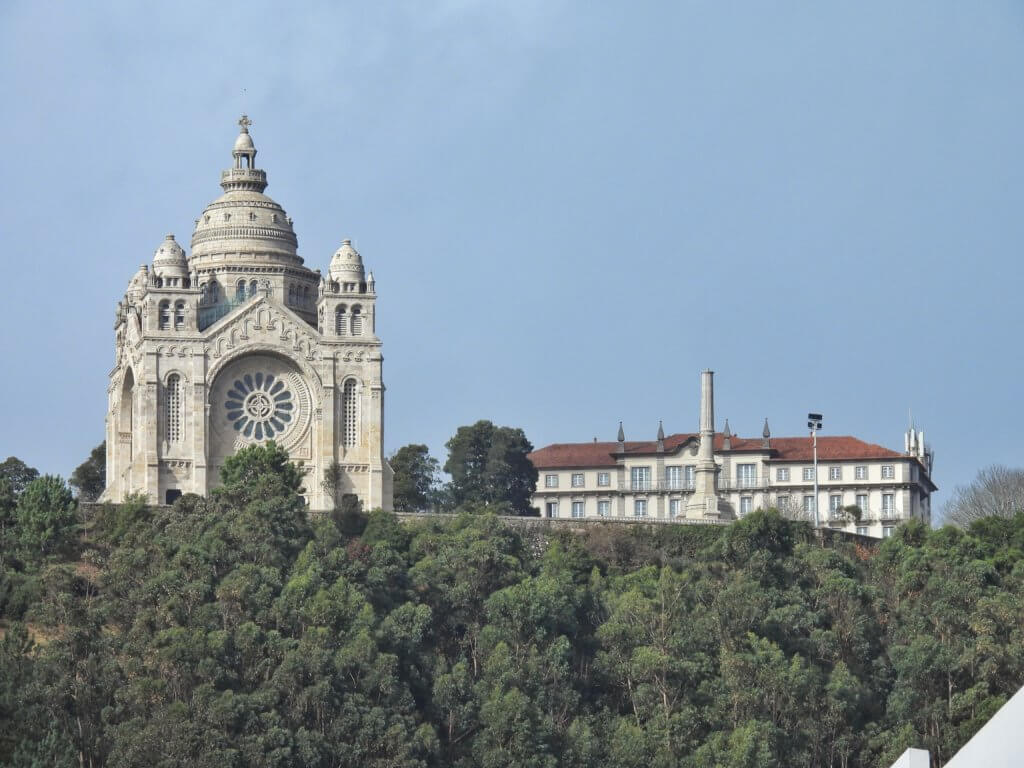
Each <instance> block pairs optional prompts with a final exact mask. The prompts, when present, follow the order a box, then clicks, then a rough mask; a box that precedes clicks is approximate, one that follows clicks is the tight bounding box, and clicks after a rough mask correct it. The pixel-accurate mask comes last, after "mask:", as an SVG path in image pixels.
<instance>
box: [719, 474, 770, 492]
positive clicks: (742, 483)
mask: <svg viewBox="0 0 1024 768" xmlns="http://www.w3.org/2000/svg"><path fill="white" fill-rule="evenodd" d="M766 486H767V482H766V478H764V477H758V476H757V475H754V476H753V477H722V476H721V475H719V477H718V484H717V488H718V490H720V491H736V490H743V489H746V488H750V489H754V488H764V487H766Z"/></svg>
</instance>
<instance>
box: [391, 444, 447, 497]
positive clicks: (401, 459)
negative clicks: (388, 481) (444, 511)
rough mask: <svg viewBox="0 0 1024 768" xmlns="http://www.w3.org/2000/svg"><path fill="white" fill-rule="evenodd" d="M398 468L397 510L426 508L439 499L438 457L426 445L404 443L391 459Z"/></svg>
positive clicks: (396, 476)
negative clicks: (436, 492) (437, 497)
mask: <svg viewBox="0 0 1024 768" xmlns="http://www.w3.org/2000/svg"><path fill="white" fill-rule="evenodd" d="M388 462H389V463H390V464H391V469H393V470H394V472H395V479H394V504H395V511H396V512H422V511H424V510H426V509H429V508H430V505H431V504H432V503H433V502H434V501H435V490H436V486H437V472H438V468H439V465H438V462H437V459H435V458H432V457H431V455H430V450H429V449H428V448H427V446H425V445H403V446H402V447H401V448H399V449H398V450H397V451H395V454H394V455H393V456H392V457H391V458H390V459H388Z"/></svg>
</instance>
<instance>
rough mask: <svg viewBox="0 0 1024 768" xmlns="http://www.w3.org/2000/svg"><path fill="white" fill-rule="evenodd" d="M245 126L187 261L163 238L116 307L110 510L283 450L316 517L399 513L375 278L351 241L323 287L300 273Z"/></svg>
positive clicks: (192, 486)
mask: <svg viewBox="0 0 1024 768" xmlns="http://www.w3.org/2000/svg"><path fill="white" fill-rule="evenodd" d="M239 125H240V126H241V133H240V134H239V136H238V138H237V139H236V140H235V145H234V148H233V150H232V152H231V155H232V158H233V162H232V164H231V167H230V168H228V169H227V170H225V171H222V172H221V177H220V186H221V188H222V189H223V190H224V193H223V194H222V195H221V196H220V197H218V198H217V199H216V200H214V201H213V202H212V203H210V204H209V205H207V206H206V209H205V210H204V211H203V213H202V215H201V216H200V217H199V218H198V219H196V223H195V231H194V232H193V233H192V243H191V254H186V253H185V250H184V249H183V248H182V247H181V245H179V244H178V243H177V242H176V241H175V239H174V236H173V235H167V237H166V239H165V240H164V241H163V242H162V243H161V244H160V245H159V247H158V248H157V249H156V253H155V254H154V256H153V263H152V265H148V264H143V265H142V266H141V267H139V270H138V272H136V273H135V275H134V277H132V279H131V282H130V283H129V284H128V290H127V292H126V293H125V295H124V298H123V299H122V300H121V301H120V302H119V303H118V305H117V313H116V319H115V323H114V330H115V350H116V362H115V364H114V368H113V370H112V371H111V373H110V385H109V388H108V396H109V397H108V400H109V408H108V411H107V419H106V434H107V488H106V491H105V492H104V497H103V499H104V500H108V501H119V500H121V499H122V498H123V497H124V496H125V495H126V494H129V493H143V494H145V495H146V496H147V497H148V498H149V500H150V501H151V502H157V503H170V502H173V501H174V499H176V498H177V497H178V496H180V495H181V494H182V493H198V494H206V493H207V492H208V491H209V490H211V489H212V488H213V487H215V486H216V485H217V483H218V482H219V469H220V467H221V465H222V464H223V463H224V460H225V459H226V458H227V457H228V456H230V455H231V454H233V453H234V452H235V451H237V450H239V449H240V448H242V447H244V446H246V445H251V444H253V443H260V442H265V441H269V440H274V441H275V442H277V443H278V444H279V445H281V446H283V447H284V448H285V449H286V450H287V451H288V454H289V455H290V456H291V458H292V460H293V461H294V462H295V463H296V464H297V465H299V466H300V467H301V468H303V469H304V470H305V471H306V484H305V488H306V497H307V501H308V503H309V505H310V507H311V508H312V509H327V508H330V507H331V506H332V504H333V500H334V499H335V498H337V499H339V500H340V499H341V497H342V496H343V495H354V496H356V497H358V498H359V500H360V501H361V502H362V505H363V508H364V509H373V508H377V507H382V508H384V509H387V510H390V509H391V496H392V490H391V488H392V473H391V468H390V467H389V466H388V463H387V461H386V460H385V459H384V456H383V425H384V384H383V382H382V380H381V361H382V357H381V341H380V339H379V338H378V337H377V335H376V298H377V293H376V286H375V285H374V280H373V273H372V272H370V273H368V274H367V273H366V272H365V271H364V268H363V262H362V258H361V257H360V255H359V253H358V252H357V251H356V249H355V248H353V247H352V244H351V242H350V241H349V240H344V241H342V244H341V247H340V248H339V249H338V250H337V252H335V254H334V256H333V257H332V258H331V261H330V266H329V268H328V272H327V275H326V276H324V275H322V274H321V272H320V270H311V269H309V268H308V267H306V266H305V265H304V263H303V260H302V258H301V257H300V256H299V254H298V240H297V239H296V236H295V232H294V230H293V228H292V220H291V219H290V218H289V217H288V215H287V214H286V213H285V211H284V209H283V208H281V206H280V205H278V204H277V203H276V202H275V201H274V200H272V199H271V198H269V197H267V196H266V195H265V194H264V193H263V192H264V190H265V189H266V187H267V174H266V172H265V171H263V170H261V169H259V168H257V167H256V147H255V145H254V144H253V141H252V137H251V136H250V134H249V126H250V125H251V122H250V121H249V119H248V118H247V117H245V116H244V115H243V117H242V119H241V120H240V121H239ZM335 463H337V464H338V466H339V467H340V469H341V473H340V480H339V481H338V483H337V485H336V486H335V484H333V483H331V484H328V483H326V482H325V473H326V471H327V470H329V469H330V468H331V467H332V466H333V465H334V464H335Z"/></svg>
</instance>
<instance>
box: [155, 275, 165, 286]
mask: <svg viewBox="0 0 1024 768" xmlns="http://www.w3.org/2000/svg"><path fill="white" fill-rule="evenodd" d="M153 285H155V286H156V287H157V288H163V287H164V281H163V278H161V277H154V278H153Z"/></svg>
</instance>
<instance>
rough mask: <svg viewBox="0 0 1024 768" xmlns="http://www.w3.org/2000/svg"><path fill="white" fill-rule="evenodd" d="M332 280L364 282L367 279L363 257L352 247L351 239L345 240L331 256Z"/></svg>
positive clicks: (330, 270) (330, 271)
mask: <svg viewBox="0 0 1024 768" xmlns="http://www.w3.org/2000/svg"><path fill="white" fill-rule="evenodd" d="M328 274H329V275H330V278H331V280H333V281H334V282H337V283H362V282H365V280H366V275H365V272H364V271H363V257H362V256H360V255H359V251H357V250H356V249H355V248H353V247H352V241H351V240H343V241H342V242H341V248H339V249H338V250H337V251H335V252H334V256H332V257H331V266H330V268H329V269H328Z"/></svg>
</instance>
